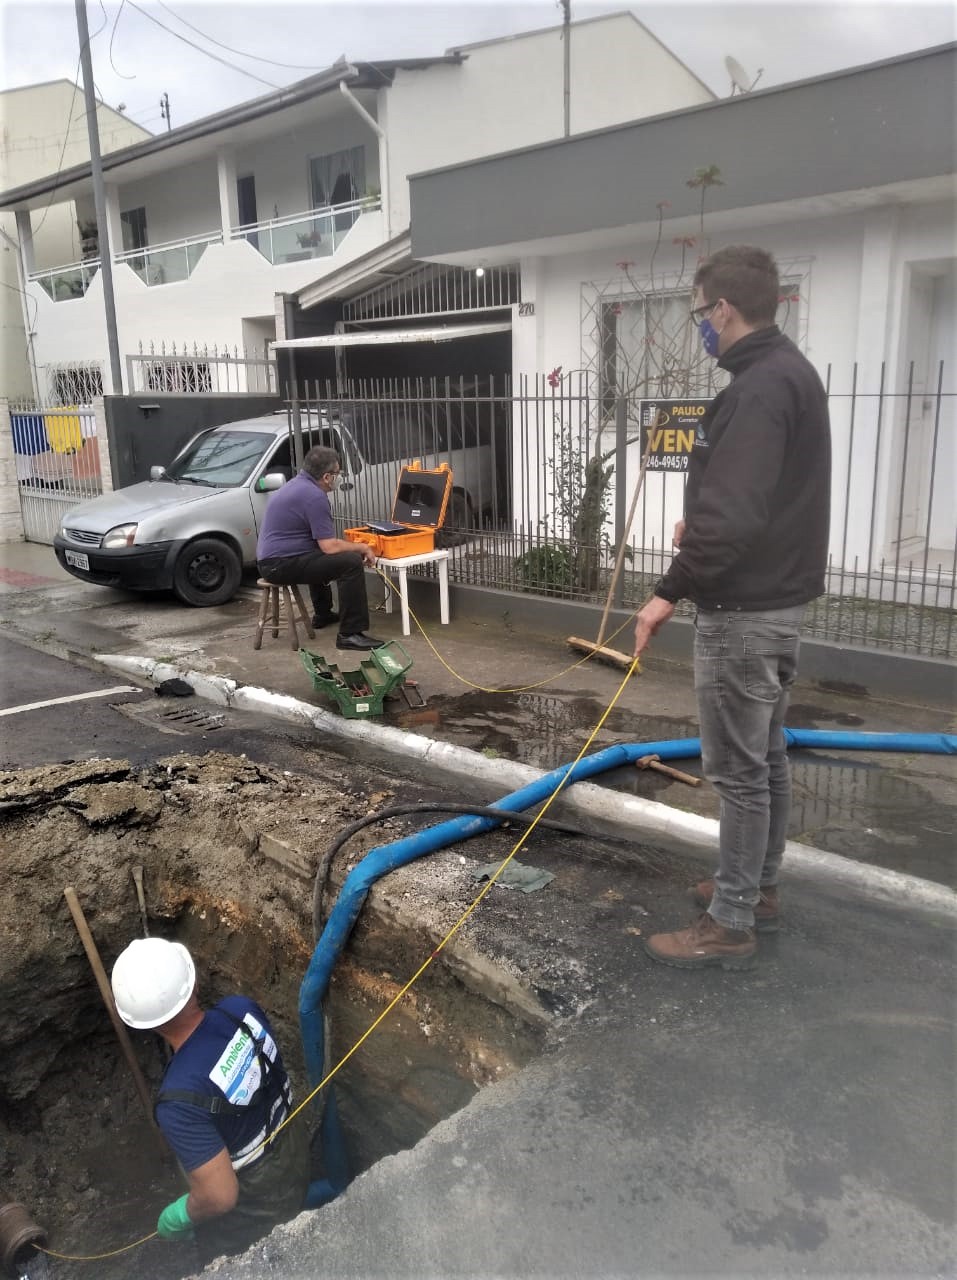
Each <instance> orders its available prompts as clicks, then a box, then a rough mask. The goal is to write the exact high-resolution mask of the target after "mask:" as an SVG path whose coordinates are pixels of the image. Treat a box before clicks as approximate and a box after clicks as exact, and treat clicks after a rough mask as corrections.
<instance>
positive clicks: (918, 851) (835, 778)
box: [790, 751, 957, 888]
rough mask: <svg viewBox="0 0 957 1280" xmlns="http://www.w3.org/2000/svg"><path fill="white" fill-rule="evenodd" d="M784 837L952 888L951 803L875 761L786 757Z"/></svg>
mask: <svg viewBox="0 0 957 1280" xmlns="http://www.w3.org/2000/svg"><path fill="white" fill-rule="evenodd" d="M791 776H792V782H793V800H792V808H791V827H790V834H791V836H792V837H797V836H803V837H804V838H805V839H807V840H810V841H812V842H813V843H814V844H816V845H817V846H818V847H819V848H823V849H829V850H831V851H832V852H833V853H841V854H844V855H845V857H849V858H854V859H855V860H857V861H858V862H868V863H872V864H873V865H874V866H879V867H890V868H892V869H893V870H895V871H902V872H905V873H906V874H908V875H915V876H921V877H923V878H924V879H926V880H933V881H935V882H937V883H939V884H946V885H950V886H951V887H952V888H957V867H955V866H954V859H953V849H954V805H953V804H948V803H947V802H946V801H942V800H940V799H938V798H937V797H935V796H934V795H933V794H931V792H930V791H929V790H927V788H925V787H921V786H918V785H916V784H915V782H914V780H913V778H912V777H910V776H908V775H901V774H900V773H898V772H895V771H894V767H893V765H890V764H887V763H884V762H882V761H880V760H874V761H870V760H868V761H866V762H862V761H859V760H848V759H841V758H839V757H834V756H823V755H821V754H819V753H818V754H815V755H813V756H811V755H809V754H807V753H805V752H802V751H792V752H791Z"/></svg>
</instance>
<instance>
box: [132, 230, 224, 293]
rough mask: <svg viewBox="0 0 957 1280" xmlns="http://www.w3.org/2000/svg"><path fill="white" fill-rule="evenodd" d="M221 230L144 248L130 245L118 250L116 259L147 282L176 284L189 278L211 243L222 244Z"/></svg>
mask: <svg viewBox="0 0 957 1280" xmlns="http://www.w3.org/2000/svg"><path fill="white" fill-rule="evenodd" d="M222 243H223V233H222V232H221V231H213V232H207V233H206V234H205V235H201V236H186V237H185V238H184V239H183V240H169V241H167V242H166V243H165V244H150V245H144V246H143V248H142V249H129V250H127V252H126V253H118V254H117V255H116V257H115V258H114V259H113V260H114V262H125V263H127V264H128V265H129V266H131V267H132V268H133V270H134V271H135V272H136V274H137V275H138V276H139V278H140V279H141V280H143V281H144V282H145V283H146V284H149V285H153V284H173V283H174V282H175V281H177V280H188V279H189V277H190V276H191V275H192V274H193V269H194V268H195V266H196V264H197V262H199V260H200V258H201V257H202V256H203V254H204V253H205V252H206V246H207V245H210V244H222Z"/></svg>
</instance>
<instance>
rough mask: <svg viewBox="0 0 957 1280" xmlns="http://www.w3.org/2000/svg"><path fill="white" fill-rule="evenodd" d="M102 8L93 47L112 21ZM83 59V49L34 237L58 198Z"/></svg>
mask: <svg viewBox="0 0 957 1280" xmlns="http://www.w3.org/2000/svg"><path fill="white" fill-rule="evenodd" d="M100 8H101V9H102V10H103V21H102V23H101V24H100V26H98V27H97V29H96V30H95V31H94V32H93V34H92V35H91V36H90V38H89V40H87V45H91V44H92V43H93V41H94V40H95V39H96V37H97V36H98V35H99V34H100V33H101V32H102V31H103V29H104V28H105V27H106V26H107V24H108V23H109V21H110V19H109V16H108V15H107V12H106V8H105V6H104V4H103V0H100ZM82 58H83V50H82V49H81V50H80V53H79V55H78V57H77V60H76V70H75V72H74V73H73V93H72V95H71V97H70V111H69V114H68V115H67V118H66V128H65V129H64V131H63V146H62V147H61V148H60V158H59V159H58V160H57V164H56V169H55V170H54V172H53V190H52V191H51V192H50V199H49V200H48V201H47V203H46V206H45V208H44V210H43V214H42V216H41V218H40V221H39V222H38V223H37V225H36V226H35V227H33V228H32V234H33V235H36V233H37V232H38V231H39V230H40V228H41V227H42V226H43V224H44V222H46V219H47V214H48V213H49V212H50V208H51V206H52V204H53V201H54V199H55V198H56V193H57V188H58V183H57V179H58V178H59V176H60V174H61V173H62V172H63V157H64V156H65V155H66V144H67V143H68V142H69V140H70V126H71V124H72V123H73V109H74V107H75V106H76V94H77V90H78V89H79V83H78V82H79V79H80V62H81V60H82Z"/></svg>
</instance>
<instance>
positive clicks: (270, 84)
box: [127, 0, 282, 89]
mask: <svg viewBox="0 0 957 1280" xmlns="http://www.w3.org/2000/svg"><path fill="white" fill-rule="evenodd" d="M127 3H128V4H129V6H130V8H131V9H135V10H136V12H137V13H139V14H142V15H143V17H144V18H148V19H149V20H150V22H152V23H155V25H156V26H158V27H159V28H160V30H161V31H165V32H166V34H167V35H169V36H173V37H174V38H175V39H176V40H182V42H183V44H188V45H189V47H190V48H191V49H195V50H196V52H197V53H202V54H204V55H205V56H206V57H207V58H212V59H213V61H214V62H218V63H220V64H221V65H222V66H224V67H228V68H229V69H230V71H237V72H238V73H239V74H240V75H241V76H247V77H248V78H249V79H250V80H256V81H258V83H259V84H264V85H265V86H266V87H267V89H281V88H282V85H281V84H275V83H274V82H273V81H272V80H264V79H263V78H262V76H257V75H253V73H252V72H251V71H245V70H244V69H243V68H242V67H237V66H236V64H235V62H227V60H226V59H225V58H221V57H220V56H219V55H218V54H216V53H211V52H210V50H209V49H204V48H202V47H201V46H200V45H198V44H195V43H194V42H193V41H192V40H190V39H188V38H187V37H186V36H182V35H180V33H179V32H178V31H174V30H173V28H172V27H168V26H167V25H166V23H165V22H160V20H159V18H154V17H153V15H152V14H151V13H148V12H147V11H146V10H145V9H143V8H141V7H140V6H139V5H138V4H134V0H127Z"/></svg>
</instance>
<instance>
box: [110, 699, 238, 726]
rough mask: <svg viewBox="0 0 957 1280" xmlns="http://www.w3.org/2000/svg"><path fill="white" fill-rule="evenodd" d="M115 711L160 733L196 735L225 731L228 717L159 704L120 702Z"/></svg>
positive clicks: (114, 707)
mask: <svg viewBox="0 0 957 1280" xmlns="http://www.w3.org/2000/svg"><path fill="white" fill-rule="evenodd" d="M112 705H113V710H114V711H118V712H119V713H120V715H124V716H128V717H129V718H130V719H131V720H139V721H140V722H141V723H144V724H149V725H152V727H153V728H154V729H157V730H158V731H159V732H160V733H180V734H188V733H194V732H195V731H196V730H197V729H199V730H201V731H203V732H204V733H214V732H215V731H216V730H217V729H225V727H226V716H225V715H224V714H222V713H218V712H215V711H203V710H201V709H200V708H199V707H183V706H177V707H166V706H162V705H160V704H157V703H153V704H150V703H144V702H120V703H113V704H112Z"/></svg>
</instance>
